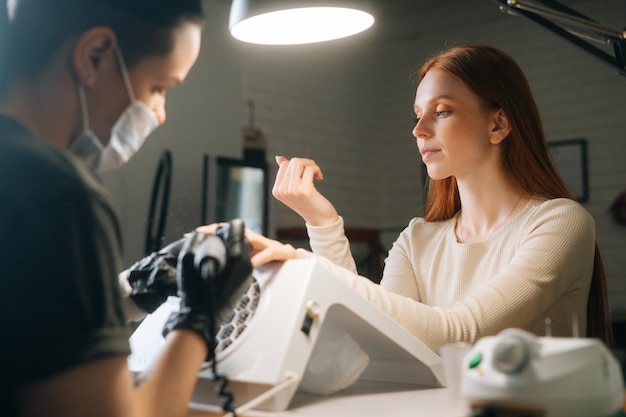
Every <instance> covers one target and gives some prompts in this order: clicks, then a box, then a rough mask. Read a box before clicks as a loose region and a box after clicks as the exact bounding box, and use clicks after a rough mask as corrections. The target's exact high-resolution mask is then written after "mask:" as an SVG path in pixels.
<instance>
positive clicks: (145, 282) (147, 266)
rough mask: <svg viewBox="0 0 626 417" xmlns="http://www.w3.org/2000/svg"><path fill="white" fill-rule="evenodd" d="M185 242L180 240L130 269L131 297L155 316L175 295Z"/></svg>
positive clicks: (153, 253) (136, 263) (140, 306)
mask: <svg viewBox="0 0 626 417" xmlns="http://www.w3.org/2000/svg"><path fill="white" fill-rule="evenodd" d="M184 243H185V238H183V239H179V240H177V241H175V242H173V243H171V244H169V245H167V246H165V247H164V248H163V249H161V250H160V251H158V252H152V253H151V254H150V255H148V256H146V257H145V258H143V259H141V260H139V261H137V262H135V263H134V264H133V265H132V266H131V267H130V268H129V269H128V283H129V284H130V286H131V291H130V295H129V296H130V298H131V299H132V300H133V301H134V302H135V304H136V305H137V306H138V307H139V308H141V309H142V310H144V311H146V312H148V313H152V312H154V310H156V309H157V308H158V307H159V306H160V305H161V304H163V302H165V300H167V297H169V296H170V295H176V292H177V290H178V286H177V284H176V265H177V263H178V255H179V253H180V250H181V249H182V247H183V245H184Z"/></svg>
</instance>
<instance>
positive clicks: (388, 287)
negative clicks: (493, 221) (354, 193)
mask: <svg viewBox="0 0 626 417" xmlns="http://www.w3.org/2000/svg"><path fill="white" fill-rule="evenodd" d="M455 222H456V218H453V219H450V220H447V221H444V222H438V223H432V222H430V223H429V222H425V221H424V219H422V218H414V219H413V220H411V222H410V223H409V225H408V227H407V228H406V229H405V230H404V231H403V232H402V233H401V234H400V236H399V237H398V239H397V240H396V241H395V242H394V244H393V247H392V248H391V250H390V252H389V256H388V257H387V259H386V260H385V269H384V272H383V278H382V281H381V284H380V285H377V284H374V283H373V282H372V281H370V280H368V279H367V278H364V277H359V276H358V275H357V274H356V267H355V263H354V259H353V258H352V255H351V252H350V246H349V242H348V240H347V239H346V237H345V234H344V227H343V219H340V220H339V221H338V222H336V223H335V224H333V225H331V226H324V227H312V226H309V225H307V230H308V233H309V238H310V244H311V248H312V249H313V253H314V254H315V255H313V254H312V253H310V252H308V251H305V250H303V249H298V256H299V257H311V256H318V257H322V258H325V259H323V260H322V261H321V262H323V263H324V264H325V265H326V266H327V267H329V268H330V269H331V270H332V271H333V272H334V273H335V274H336V275H337V276H338V277H339V278H340V279H342V280H343V281H345V282H346V283H347V284H348V285H349V286H351V287H353V288H354V289H356V290H357V291H358V292H359V293H360V294H362V295H363V296H364V297H365V298H367V299H368V300H370V301H371V302H372V303H373V304H375V305H376V306H378V307H379V308H380V309H381V310H382V311H384V312H385V313H387V314H388V315H390V316H391V317H393V318H394V319H395V320H397V321H398V323H400V324H401V325H402V326H403V327H405V328H406V329H407V330H408V331H409V332H411V333H412V334H414V335H415V336H417V337H418V338H419V339H421V340H422V341H423V342H424V343H425V344H426V345H427V346H429V347H430V348H431V349H433V350H435V351H437V350H438V349H439V347H441V346H442V345H444V344H446V343H450V342H455V341H465V342H469V343H473V342H475V341H476V340H477V339H479V338H481V337H483V336H487V335H493V334H496V333H498V332H499V331H501V330H503V329H506V328H510V327H517V328H521V329H526V330H528V331H531V332H533V333H535V334H538V335H543V334H545V330H546V325H545V323H546V319H550V320H551V332H552V335H554V336H568V335H571V334H572V328H573V326H572V323H573V320H577V325H578V328H579V331H580V334H583V335H584V334H585V331H586V321H587V315H586V306H587V297H588V293H589V285H590V282H591V276H592V269H593V260H594V247H595V246H594V245H595V223H594V221H593V218H592V217H591V215H590V214H589V213H588V212H587V211H586V210H585V209H584V208H583V207H582V206H581V205H580V204H578V203H576V202H574V201H572V200H568V199H553V200H548V201H541V200H531V201H530V202H529V203H528V204H527V205H526V207H525V208H524V209H523V210H522V211H521V212H520V213H518V214H517V215H516V216H514V217H513V218H512V219H511V220H509V221H508V222H507V223H506V224H504V225H503V226H502V227H501V228H499V229H498V230H496V231H495V232H494V233H493V235H492V236H490V237H489V239H487V241H485V242H481V243H469V244H462V243H458V242H457V239H456V236H455V233H454V226H455ZM329 261H330V262H329Z"/></svg>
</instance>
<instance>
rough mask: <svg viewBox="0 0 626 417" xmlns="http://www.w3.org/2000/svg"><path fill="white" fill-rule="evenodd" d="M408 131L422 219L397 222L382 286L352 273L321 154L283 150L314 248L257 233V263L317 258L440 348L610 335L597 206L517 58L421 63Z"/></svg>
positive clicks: (284, 170)
mask: <svg viewBox="0 0 626 417" xmlns="http://www.w3.org/2000/svg"><path fill="white" fill-rule="evenodd" d="M417 75H418V78H419V85H418V88H417V93H416V97H415V103H414V109H415V115H416V124H415V128H414V129H413V135H414V136H415V138H416V143H417V148H418V150H419V152H420V154H421V157H422V161H423V162H424V164H425V165H426V167H427V169H428V175H429V177H430V178H429V187H428V194H427V198H426V208H425V215H424V217H416V218H414V219H413V220H411V222H410V223H409V225H408V226H407V228H406V229H405V230H404V231H403V232H402V233H401V234H400V236H399V237H398V239H397V240H396V241H395V243H394V244H393V247H392V248H391V250H390V252H389V256H388V258H387V259H386V261H385V269H384V272H383V278H382V281H381V283H380V285H376V284H374V283H372V282H371V281H369V280H368V279H365V278H363V277H359V276H358V275H357V271H356V267H355V262H354V260H353V258H352V256H351V253H350V247H349V242H348V240H347V238H346V237H345V234H344V229H343V219H342V218H341V216H339V214H338V213H337V211H336V210H335V208H334V207H333V205H332V204H331V203H330V202H329V201H328V200H327V199H326V198H325V197H324V196H322V195H321V194H320V193H319V192H318V191H317V189H316V188H315V185H314V182H315V180H319V179H321V178H322V172H321V169H320V168H319V166H318V165H317V164H316V163H315V162H314V161H312V160H309V159H303V158H293V159H291V160H288V159H286V158H284V157H277V163H278V164H279V166H280V168H279V171H278V174H277V178H276V183H275V185H274V189H273V194H274V196H275V197H276V198H277V199H279V200H280V201H282V202H283V203H284V204H286V205H287V206H288V207H290V208H291V209H293V210H294V211H296V212H297V213H298V214H300V216H301V217H302V218H303V219H304V220H305V221H306V225H307V230H308V234H309V238H310V245H311V248H312V249H313V253H310V252H308V251H305V250H303V249H294V248H293V247H291V246H289V245H283V244H282V243H280V242H276V241H273V240H270V239H267V238H265V237H263V236H260V235H255V234H252V233H250V236H249V238H250V240H251V242H252V244H253V246H254V247H255V248H256V255H255V256H254V257H253V259H252V262H253V264H254V265H259V264H262V263H265V262H268V261H270V260H284V259H291V258H298V257H311V256H318V257H319V258H320V259H321V262H325V263H326V264H327V265H328V267H329V268H332V269H333V271H334V272H335V273H336V275H337V276H338V277H339V278H340V279H342V280H344V281H345V282H346V283H347V284H348V285H350V286H352V287H353V288H355V289H356V290H357V291H358V292H360V293H361V294H362V295H363V296H365V297H366V298H367V299H369V300H370V301H371V302H372V303H374V304H376V305H377V306H378V307H380V308H381V309H382V310H383V311H384V312H386V313H387V314H389V315H390V316H392V317H393V318H395V319H396V320H397V321H398V322H399V323H400V324H401V325H402V326H404V327H405V328H406V329H407V330H409V331H410V332H411V333H413V334H414V335H415V336H417V337H418V338H420V339H421V340H422V341H424V342H425V343H426V344H427V345H428V346H429V347H431V348H432V349H434V350H437V349H438V348H439V347H440V346H442V345H444V344H447V343H451V342H457V341H464V342H469V343H473V342H475V341H476V340H477V339H479V338H481V337H483V336H488V335H493V334H496V333H498V332H500V331H501V330H503V329H506V328H510V327H516V328H521V329H526V330H528V331H531V332H533V333H535V334H539V335H543V334H545V330H546V323H547V322H548V321H549V322H550V323H551V334H552V335H554V336H571V335H572V332H573V328H575V327H578V329H579V331H580V333H581V334H582V335H588V336H593V337H599V338H601V339H602V340H604V341H605V342H606V343H607V344H608V345H609V346H611V345H612V334H611V328H610V320H609V314H608V308H607V300H606V283H605V274H604V269H603V266H602V260H601V257H600V254H599V252H598V247H597V244H596V237H595V223H594V220H593V218H592V217H591V215H590V214H589V213H588V212H587V211H586V210H585V209H584V208H583V207H582V206H581V205H580V204H579V203H578V202H576V201H575V200H574V198H573V196H572V194H571V193H570V191H569V190H568V188H567V186H566V185H565V183H564V181H563V180H562V178H561V177H560V175H559V173H558V171H557V169H556V167H555V165H554V162H553V160H552V158H551V157H550V153H549V150H548V146H547V142H546V139H545V135H544V132H543V127H542V124H541V120H540V116H539V111H538V109H537V106H536V104H535V100H534V98H533V95H532V93H531V90H530V87H529V85H528V82H527V80H526V78H525V76H524V74H523V72H522V70H521V69H520V67H519V65H518V64H517V63H516V62H515V61H514V60H513V59H512V58H511V57H510V56H508V55H507V54H505V53H504V52H503V51H501V50H498V49H496V48H493V47H490V46H484V45H460V46H456V47H453V48H450V49H448V50H445V51H443V52H441V53H440V54H438V55H436V56H434V57H432V58H431V59H429V60H428V61H427V62H426V63H425V64H424V65H423V67H422V68H421V70H420V71H419V72H418V74H417Z"/></svg>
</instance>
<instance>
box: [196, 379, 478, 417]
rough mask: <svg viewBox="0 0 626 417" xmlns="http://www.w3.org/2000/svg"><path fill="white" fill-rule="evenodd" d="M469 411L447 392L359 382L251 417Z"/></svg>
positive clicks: (454, 414)
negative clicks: (332, 392) (286, 407)
mask: <svg viewBox="0 0 626 417" xmlns="http://www.w3.org/2000/svg"><path fill="white" fill-rule="evenodd" d="M191 409H192V410H194V413H192V415H193V416H197V417H201V416H204V415H206V416H209V415H212V414H211V413H210V412H216V411H219V408H218V407H214V406H206V405H199V404H192V405H191ZM201 411H206V412H207V413H202V412H201ZM468 415H469V408H468V407H467V405H466V404H465V403H464V402H463V401H462V400H461V399H460V398H458V397H456V398H455V397H453V396H452V395H451V393H450V391H448V390H447V389H446V388H417V387H416V386H415V385H408V384H400V383H384V386H383V385H381V383H378V382H371V381H357V382H356V383H355V384H354V385H352V386H351V387H349V388H347V389H345V390H343V391H340V392H339V393H337V394H334V395H330V396H321V395H312V394H305V393H296V395H295V396H294V398H293V400H292V401H291V404H290V406H289V408H288V409H287V410H285V411H276V412H267V411H250V412H248V413H246V416H250V417H288V416H315V417H349V416H358V417H369V416H372V417H373V416H376V417H386V416H390V417H467V416H468Z"/></svg>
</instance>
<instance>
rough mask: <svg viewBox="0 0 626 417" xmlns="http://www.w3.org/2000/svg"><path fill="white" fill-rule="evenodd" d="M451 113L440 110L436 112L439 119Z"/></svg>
mask: <svg viewBox="0 0 626 417" xmlns="http://www.w3.org/2000/svg"><path fill="white" fill-rule="evenodd" d="M450 113H451V111H450V110H440V111H437V112H435V114H436V115H437V117H441V116H447V115H449V114H450Z"/></svg>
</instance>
